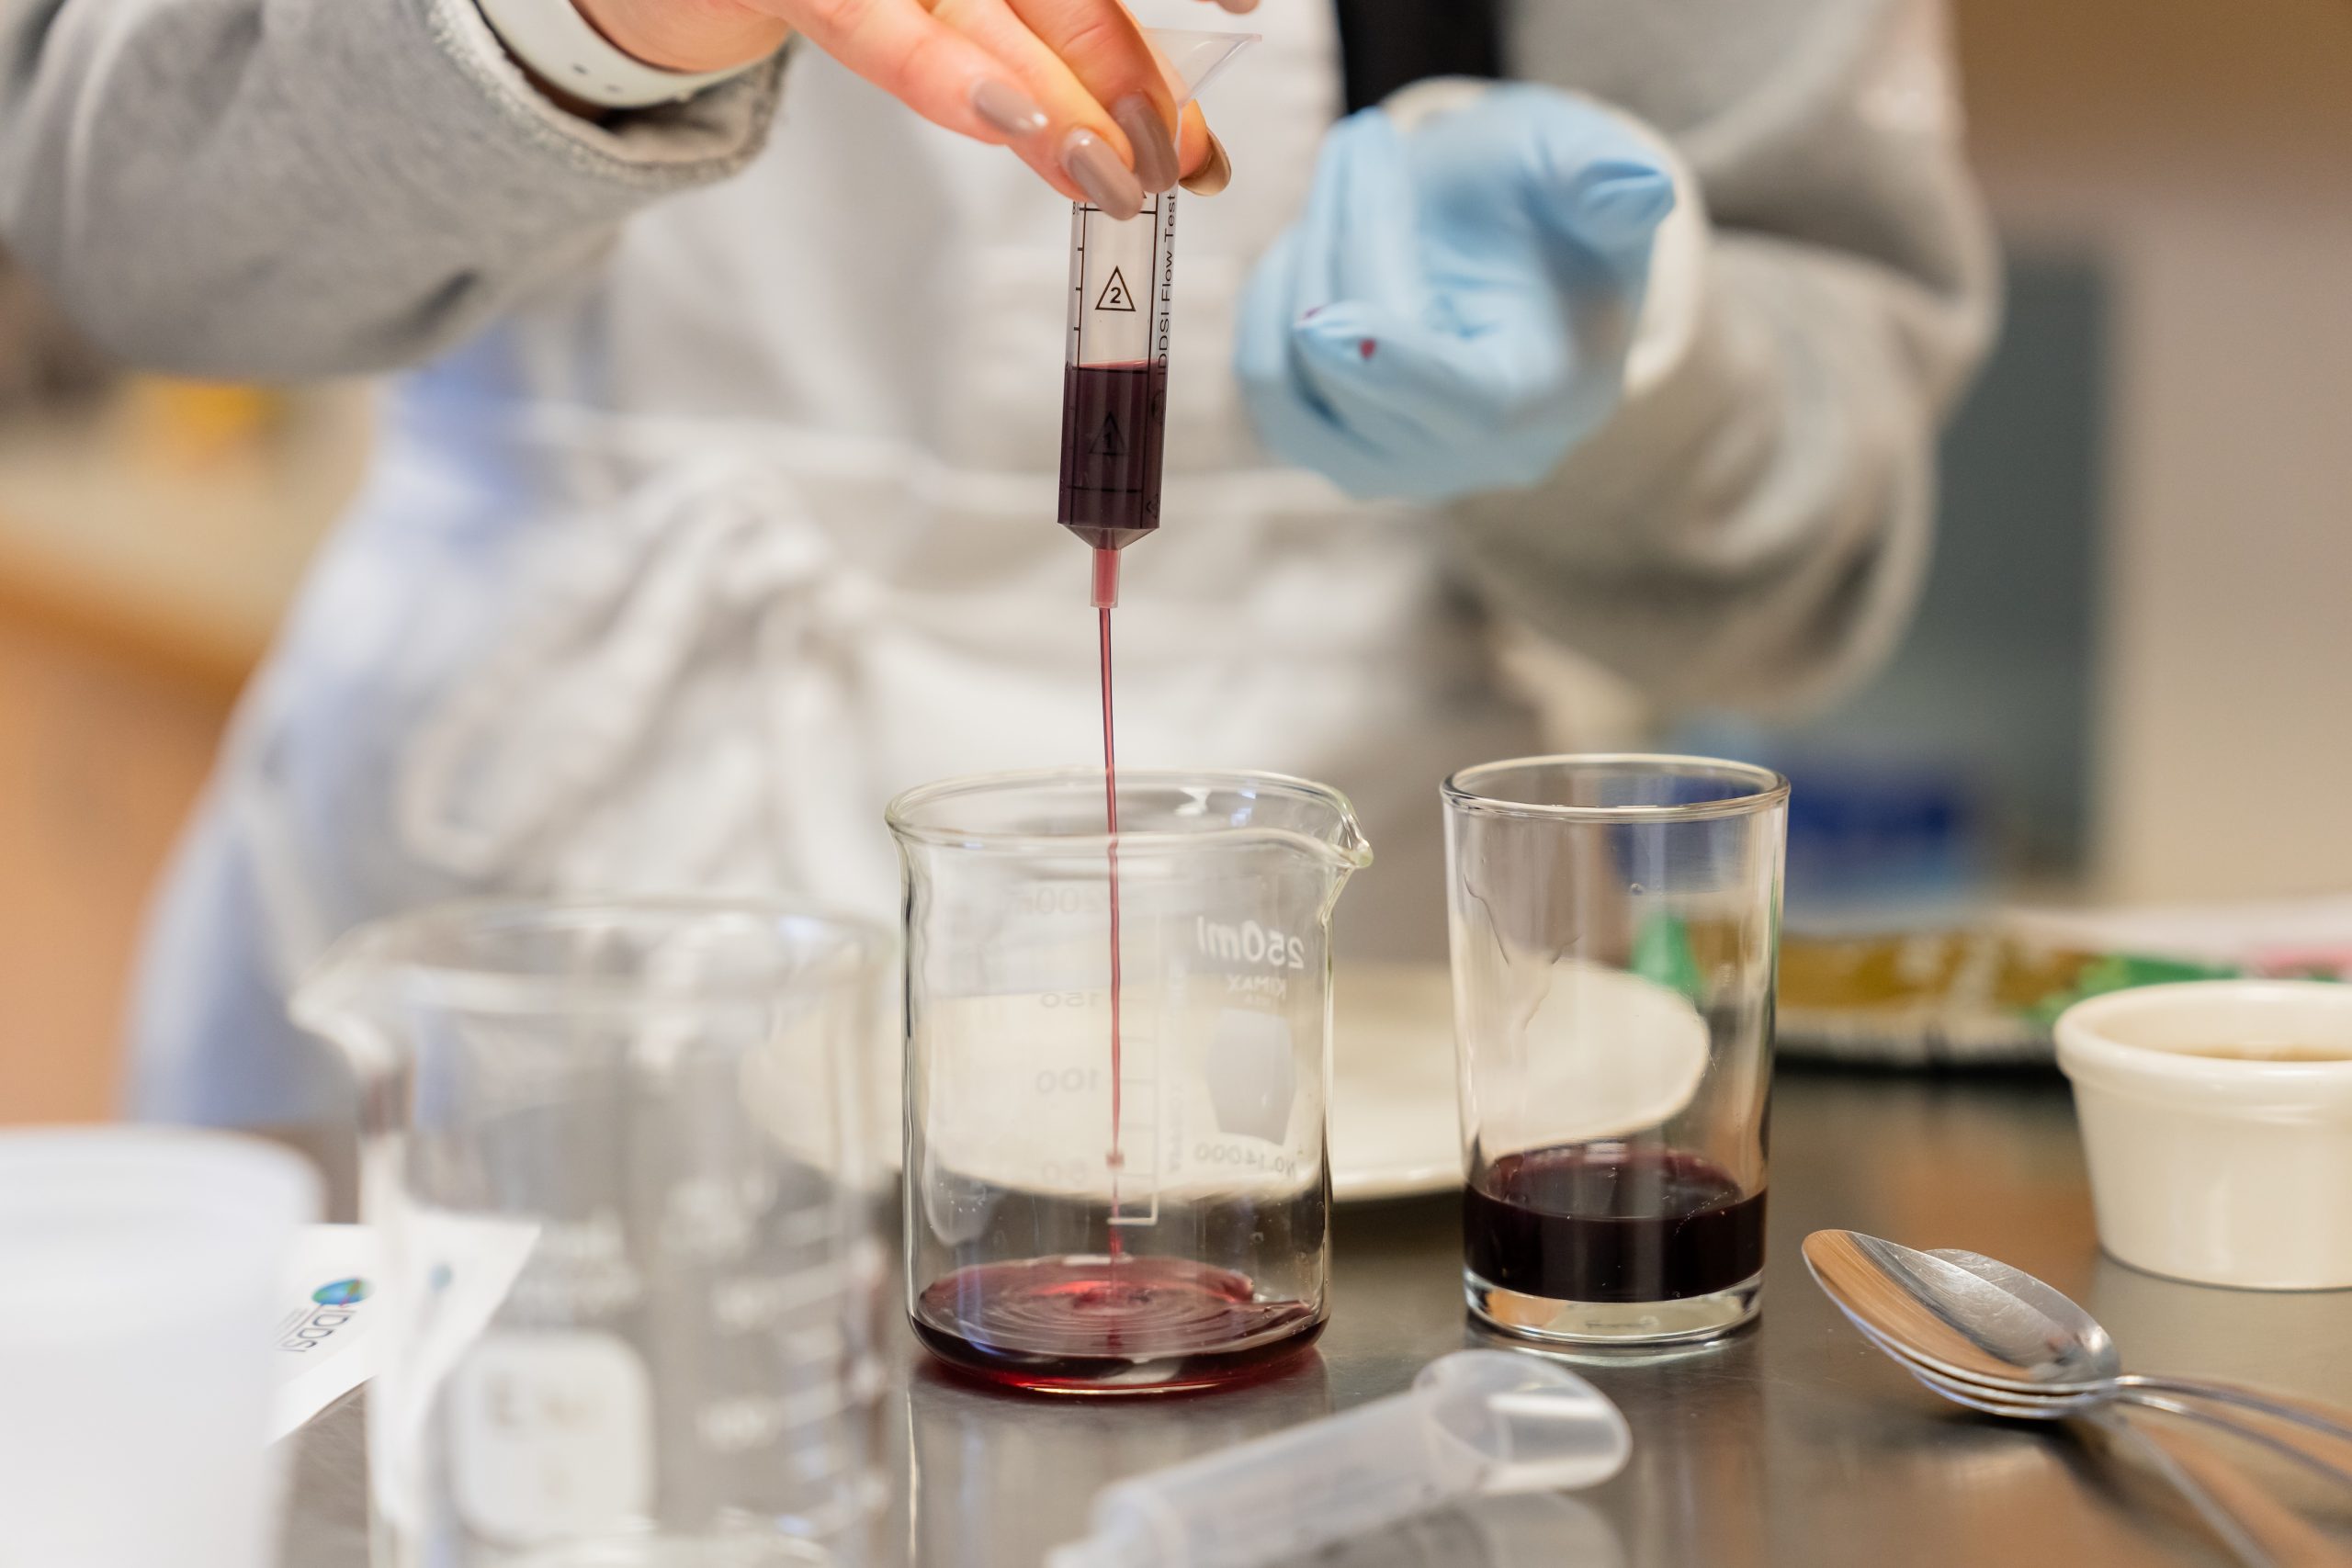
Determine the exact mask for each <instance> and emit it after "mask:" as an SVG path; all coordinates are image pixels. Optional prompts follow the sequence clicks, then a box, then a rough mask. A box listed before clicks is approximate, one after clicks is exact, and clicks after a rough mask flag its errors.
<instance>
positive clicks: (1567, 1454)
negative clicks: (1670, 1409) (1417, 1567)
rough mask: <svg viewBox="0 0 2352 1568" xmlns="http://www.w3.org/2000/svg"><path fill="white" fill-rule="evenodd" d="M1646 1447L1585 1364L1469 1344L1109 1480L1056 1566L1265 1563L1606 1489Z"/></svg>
mask: <svg viewBox="0 0 2352 1568" xmlns="http://www.w3.org/2000/svg"><path fill="white" fill-rule="evenodd" d="M1633 1446H1634V1445H1633V1438H1632V1436H1631V1434H1630V1433H1628V1431H1627V1430H1626V1427H1625V1418H1624V1417H1623V1416H1621V1415H1619V1414H1618V1412H1617V1407H1616V1406H1615V1405H1613V1404H1611V1403H1610V1402H1609V1400H1608V1398H1607V1397H1606V1396H1605V1395H1603V1394H1602V1393H1600V1391H1599V1390H1597V1389H1595V1388H1594V1387H1593V1386H1592V1385H1591V1384H1590V1383H1588V1382H1585V1381H1584V1380H1583V1379H1582V1378H1580V1377H1577V1375H1576V1374H1575V1373H1574V1372H1571V1371H1567V1370H1566V1369H1565V1368H1563V1367H1559V1366H1556V1365H1555V1364H1553V1363H1551V1362H1549V1361H1542V1360H1538V1359H1535V1358H1533V1357H1532V1356H1524V1355H1520V1354H1517V1353H1514V1352H1511V1351H1507V1350H1458V1351H1456V1352H1454V1353H1453V1355H1451V1356H1446V1357H1443V1358H1441V1359H1438V1360H1436V1361H1432V1362H1431V1363H1430V1365H1428V1366H1427V1367H1424V1368H1422V1369H1421V1374H1420V1376H1419V1377H1418V1378H1416V1379H1415V1380H1414V1381H1413V1386H1412V1389H1411V1390H1410V1391H1409V1392H1408V1393H1400V1394H1397V1395H1396V1396H1395V1397H1393V1398H1389V1399H1384V1400H1380V1401H1377V1402H1376V1403H1374V1404H1367V1405H1363V1406H1362V1407H1361V1408H1358V1409H1355V1410H1351V1411H1349V1412H1348V1413H1347V1414H1345V1415H1343V1416H1332V1417H1330V1418H1329V1419H1328V1420H1323V1421H1316V1422H1312V1423H1310V1424H1308V1425H1306V1426H1304V1427H1294V1428H1293V1429H1292V1430H1290V1431H1287V1432H1277V1433H1276V1434H1274V1435H1273V1436H1272V1437H1271V1438H1260V1439H1258V1440H1257V1441H1256V1442H1252V1443H1243V1444H1240V1445H1239V1446H1238V1447H1235V1448H1229V1449H1227V1450H1223V1451H1222V1452H1219V1453H1215V1454H1210V1455H1208V1456H1207V1457H1205V1458H1203V1459H1197V1460H1194V1461H1191V1462H1190V1463H1187V1464H1181V1465H1177V1466H1174V1467H1173V1468H1171V1469H1168V1470H1162V1471H1156V1472H1152V1473H1151V1474H1149V1475H1141V1476H1137V1477H1136V1478H1135V1479H1134V1480H1132V1481H1123V1482H1120V1483H1116V1484H1115V1485H1113V1486H1109V1487H1106V1488H1104V1490H1103V1494H1102V1495H1100V1496H1098V1497H1097V1498H1096V1499H1095V1500H1094V1511H1093V1515H1092V1517H1091V1520H1090V1521H1089V1522H1090V1523H1091V1525H1092V1527H1093V1532H1094V1533H1093V1534H1091V1536H1089V1537H1088V1538H1087V1539H1086V1540H1081V1541H1077V1542H1074V1543H1072V1544H1071V1545H1069V1546H1065V1547H1062V1548H1060V1549H1059V1550H1057V1551H1054V1552H1053V1553H1051V1554H1050V1555H1048V1556H1047V1558H1046V1568H1262V1565H1265V1564H1271V1563H1277V1562H1288V1561H1290V1560H1292V1559H1294V1558H1295V1557H1297V1556H1300V1555H1303V1554H1305V1553H1306V1552H1309V1551H1316V1550H1317V1549H1318V1548H1321V1547H1324V1546H1328V1545H1329V1544H1330V1543H1331V1542H1333V1541H1335V1540H1349V1539H1351V1538H1353V1537H1356V1536H1361V1535H1363V1533H1364V1532H1365V1531H1367V1530H1373V1529H1380V1528H1382V1527H1383V1526H1386V1525H1394V1524H1397V1523H1398V1522H1399V1521H1401V1520H1405V1519H1409V1518H1414V1517H1419V1516H1420V1515H1422V1514H1425V1513H1428V1512H1430V1510H1432V1509H1435V1508H1440V1507H1443V1506H1446V1505H1448V1504H1451V1503H1455V1502H1459V1501H1461V1500H1462V1499H1464V1498H1467V1497H1476V1496H1500V1495H1507V1494H1510V1493H1515V1492H1549V1491H1566V1490H1570V1489H1573V1488H1577V1487H1583V1486H1595V1485H1598V1484H1600V1483H1601V1482H1603V1481H1606V1480H1608V1479H1609V1478H1610V1477H1611V1476H1612V1475H1614V1474H1616V1473H1617V1472H1618V1471H1620V1470H1622V1469H1623V1468H1624V1465H1625V1461H1626V1460H1627V1458H1629V1457H1630V1456H1631V1455H1632V1453H1633Z"/></svg>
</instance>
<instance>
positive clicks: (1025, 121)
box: [972, 76, 1051, 136]
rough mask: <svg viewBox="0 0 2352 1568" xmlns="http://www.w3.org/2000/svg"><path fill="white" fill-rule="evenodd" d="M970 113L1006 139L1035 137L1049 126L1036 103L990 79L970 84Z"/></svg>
mask: <svg viewBox="0 0 2352 1568" xmlns="http://www.w3.org/2000/svg"><path fill="white" fill-rule="evenodd" d="M972 112H973V113H974V114H976V115H978V116H979V117H980V118H982V119H983V120H986V121H987V122H988V124H989V127H990V129H992V130H1000V131H1001V132H1003V133H1004V134H1005V135H1007V136H1035V135H1036V134H1037V132H1039V131H1041V130H1045V129H1046V126H1047V125H1048V124H1050V123H1051V122H1050V121H1048V120H1047V119H1046V111H1045V110H1044V109H1041V108H1039V107H1037V103H1036V100H1035V99H1034V98H1032V97H1031V96H1029V95H1028V94H1026V93H1024V92H1023V91H1022V90H1021V89H1020V88H1018V87H1016V86H1014V85H1012V83H1010V82H1000V81H998V80H997V79H996V78H995V77H993V76H984V77H982V78H981V79H980V80H978V81H977V82H975V83H973V84H972Z"/></svg>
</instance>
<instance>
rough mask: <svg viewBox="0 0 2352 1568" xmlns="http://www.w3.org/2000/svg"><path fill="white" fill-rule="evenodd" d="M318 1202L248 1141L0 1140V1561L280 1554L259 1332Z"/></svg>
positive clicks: (114, 1563) (214, 1565) (44, 1136)
mask: <svg viewBox="0 0 2352 1568" xmlns="http://www.w3.org/2000/svg"><path fill="white" fill-rule="evenodd" d="M318 1207H319V1189H318V1181H317V1179H316V1177H315V1176H314V1175H313V1174H312V1172H311V1168H310V1167H309V1165H308V1164H306V1163H305V1162H304V1161H302V1160H301V1159H300V1158H299V1157H297V1156H294V1155H292V1154H290V1153H288V1151H286V1150H284V1149H281V1148H277V1147H274V1146H272V1145H267V1144H263V1143H259V1142H255V1141H254V1140H252V1139H248V1138H241V1137H232V1136H230V1135H227V1134H218V1133H188V1132H165V1131H161V1130H157V1129H150V1128H116V1127H107V1128H90V1129H73V1130H61V1131H53V1132H17V1133H8V1134H0V1561H5V1562H8V1563H11V1564H14V1563H17V1562H22V1563H25V1564H28V1568H29V1565H32V1564H39V1565H40V1568H69V1565H70V1568H151V1565H153V1564H159V1563H170V1564H172V1565H173V1568H266V1565H267V1564H268V1563H270V1562H273V1561H275V1559H276V1556H277V1534H278V1529H279V1525H280V1520H279V1517H278V1502H279V1494H278V1486H277V1482H278V1466H279V1464H280V1463H281V1462H282V1454H281V1453H279V1452H277V1451H272V1450H266V1447H265V1443H266V1438H267V1436H268V1432H267V1420H268V1413H269V1406H270V1399H271V1394H272V1392H273V1390H272V1387H271V1381H272V1380H271V1371H272V1369H271V1365H270V1359H271V1350H270V1338H271V1332H270V1331H271V1329H272V1328H273V1327H274V1326H277V1325H276V1324H275V1323H274V1322H273V1319H274V1317H275V1316H276V1314H277V1307H278V1304H279V1303H278V1292H280V1291H281V1290H282V1289H283V1288H284V1285H283V1278H284V1274H285V1271H286V1261H287V1257H288V1253H289V1251H290V1250H291V1248H292V1247H293V1244H294V1240H295V1235H296V1231H297V1227H299V1226H300V1225H301V1224H304V1223H305V1222H307V1221H309V1220H311V1219H314V1218H316V1217H317V1213H318Z"/></svg>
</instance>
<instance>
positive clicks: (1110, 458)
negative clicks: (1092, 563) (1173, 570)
mask: <svg viewBox="0 0 2352 1568" xmlns="http://www.w3.org/2000/svg"><path fill="white" fill-rule="evenodd" d="M1167 448H1168V367H1167V366H1166V365H1165V364H1161V363H1158V362H1154V363H1152V364H1148V365H1084V366H1080V365H1073V366H1071V367H1069V370H1068V372H1067V373H1066V381H1065V385H1064V387H1063V395H1062V515H1061V523H1062V526H1063V527H1065V528H1068V529H1069V531H1070V532H1072V533H1073V534H1076V535H1077V536H1079V537H1080V538H1081V539H1083V540H1085V541H1086V542H1087V543H1088V544H1090V545H1092V546H1093V547H1095V548H1097V549H1117V548H1119V547H1122V546H1125V545H1131V544H1133V543H1135V541H1136V540H1137V539H1140V538H1142V537H1143V536H1145V535H1146V534H1148V533H1150V532H1152V531H1153V530H1154V529H1156V528H1158V527H1159V488H1160V473H1161V463H1162V458H1163V457H1164V455H1165V453H1166V451H1167Z"/></svg>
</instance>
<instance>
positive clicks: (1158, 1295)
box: [889, 769, 1372, 1393]
mask: <svg viewBox="0 0 2352 1568" xmlns="http://www.w3.org/2000/svg"><path fill="white" fill-rule="evenodd" d="M1119 795H1120V826H1121V829H1122V831H1121V832H1120V834H1119V835H1118V836H1117V838H1116V839H1115V840H1114V839H1113V838H1112V837H1111V836H1110V835H1109V834H1108V833H1106V832H1105V830H1104V820H1103V774H1102V773H1099V772H1096V771H1094V770H1091V769H1069V770H1066V771H1058V772H1050V773H1014V774H1003V775H999V776H996V777H990V778H980V779H970V780H963V781H957V782H952V783H947V784H933V785H930V786H928V787H925V788H922V789H918V790H915V791H913V792H911V793H910V794H908V795H902V796H900V797H899V800H897V801H896V802H895V803H893V804H892V806H891V807H890V812H889V821H890V827H891V830H892V831H893V832H894V833H895V834H896V835H897V837H898V840H899V849H900V852H901V854H902V856H903V858H904V860H905V863H906V876H907V900H906V914H907V944H906V964H907V976H906V979H907V1050H908V1055H907V1096H908V1106H907V1132H906V1135H907V1151H906V1153H907V1159H906V1172H907V1180H906V1205H907V1213H906V1231H905V1236H906V1254H907V1256H906V1262H907V1309H908V1314H909V1316H910V1319H911V1320H912V1323H913V1325H914V1329H915V1333H916V1335H917V1337H919V1338H921V1339H922V1342H923V1343H924V1344H925V1345H926V1346H928V1347H929V1348H931V1349H932V1351H933V1353H934V1354H936V1355H938V1356H940V1357H941V1358H943V1359H946V1360H948V1361H950V1362H953V1363H955V1364H956V1365H959V1366H961V1367H964V1368H966V1369H967V1370H969V1371H976V1372H978V1373H981V1374H983V1375H985V1376H988V1377H990V1378H993V1379H996V1380H999V1381H1001V1382H1009V1383H1013V1384H1017V1385H1019V1386H1022V1387H1026V1388H1035V1389H1045V1390H1065V1391H1074V1392H1085V1393H1108V1392H1122V1391H1135V1392H1158V1391H1164V1390H1172V1389H1179V1388H1199V1387H1209V1386H1215V1385H1217V1384H1220V1383H1224V1382H1231V1381H1234V1380H1236V1379H1238V1378H1240V1377H1243V1376H1247V1375H1250V1374H1253V1373H1255V1372H1258V1371H1261V1370H1263V1369H1264V1368H1266V1367H1267V1366H1269V1365H1271V1364H1272V1363H1273V1362H1274V1361H1277V1360H1279V1359H1282V1358H1283V1357H1285V1356H1287V1355H1288V1354H1290V1353H1292V1352H1294V1351H1296V1350H1299V1349H1303V1348H1306V1345H1307V1344H1308V1343H1310V1342H1311V1341H1312V1340H1313V1338H1314V1337H1315V1336H1316V1335H1317V1333H1319V1332H1320V1331H1321V1328H1322V1325H1323V1321H1324V1317H1325V1314H1326V1304H1325V1292H1324V1284H1325V1274H1326V1269H1327V1264H1328V1237H1327V1229H1326V1221H1327V1216H1328V1210H1329V1195H1330V1177H1329V1162H1328V1157H1327V1154H1326V1150H1325V1144H1324V1086H1325V1082H1326V1078H1327V1063H1328V1060H1329V1029H1330V1005H1329V1004H1330V919H1331V911H1332V908H1333V906H1334V905H1335V904H1336V903H1337V902H1338V899H1339V896H1340V891H1341V889H1342V888H1343V887H1344V886H1346V884H1347V880H1348V877H1349V876H1350V875H1351V874H1352V873H1354V872H1355V871H1357V870H1359V869H1361V868H1362V867H1363V866H1365V865H1367V864H1369V863H1371V859H1372V856H1371V852H1370V849H1369V847H1368V846H1367V845H1366V844H1365V842H1364V840H1363V832H1362V830H1361V829H1359V828H1358V827H1357V825H1356V820H1355V816H1354V813H1353V811H1352V810H1351V807H1349V805H1348V803H1347V801H1346V800H1345V799H1344V798H1342V797H1341V796H1340V795H1338V794H1337V793H1335V792H1333V791H1331V790H1329V789H1327V788H1325V787H1323V786H1322V785H1320V784H1308V783H1306V782H1304V781H1302V780H1298V779H1289V778H1281V777H1276V776H1273V775H1270V774H1253V773H1175V772H1156V771H1149V770H1137V771H1128V772H1125V773H1121V775H1120V778H1119ZM1114 875H1115V883H1114ZM1114 886H1115V889H1116V892H1115V895H1114ZM1114 897H1115V898H1116V907H1117V908H1118V910H1119V914H1120V921H1119V925H1118V928H1117V931H1118V935H1117V939H1116V945H1115V947H1114V945H1113V943H1112V942H1111V941H1110V940H1108V937H1109V931H1110V930H1111V926H1110V920H1111V914H1112V910H1113V908H1114ZM1114 954H1115V960H1116V962H1115V966H1114ZM1114 998H1115V1000H1114Z"/></svg>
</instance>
